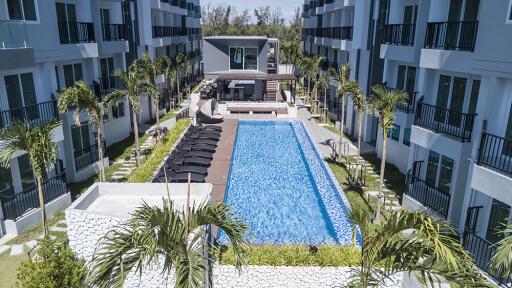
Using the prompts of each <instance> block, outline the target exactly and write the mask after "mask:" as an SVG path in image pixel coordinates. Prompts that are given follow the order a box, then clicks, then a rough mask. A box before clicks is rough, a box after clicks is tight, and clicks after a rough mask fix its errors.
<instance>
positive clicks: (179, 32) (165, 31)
mask: <svg viewBox="0 0 512 288" xmlns="http://www.w3.org/2000/svg"><path fill="white" fill-rule="evenodd" d="M174 36H187V30H186V28H183V27H171V26H153V38H165V37H174Z"/></svg>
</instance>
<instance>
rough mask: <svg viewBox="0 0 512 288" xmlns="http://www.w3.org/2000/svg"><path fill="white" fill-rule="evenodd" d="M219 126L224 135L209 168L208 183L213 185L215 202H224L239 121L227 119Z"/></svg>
mask: <svg viewBox="0 0 512 288" xmlns="http://www.w3.org/2000/svg"><path fill="white" fill-rule="evenodd" d="M217 125H219V126H221V127H222V133H221V137H220V139H219V142H218V144H217V149H216V150H215V154H213V160H212V162H211V166H210V168H208V175H207V176H206V183H211V184H212V185H213V191H212V194H213V195H212V196H213V200H214V201H220V202H223V201H224V193H225V192H226V185H227V183H228V176H229V168H230V167H231V157H232V156H233V147H234V144H235V137H236V131H237V127H238V119H225V120H224V122H222V123H221V124H217Z"/></svg>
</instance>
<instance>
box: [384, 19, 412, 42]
mask: <svg viewBox="0 0 512 288" xmlns="http://www.w3.org/2000/svg"><path fill="white" fill-rule="evenodd" d="M415 31H416V24H386V25H384V27H382V36H381V41H382V43H383V44H394V45H409V46H412V45H414V35H415Z"/></svg>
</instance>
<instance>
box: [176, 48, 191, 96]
mask: <svg viewBox="0 0 512 288" xmlns="http://www.w3.org/2000/svg"><path fill="white" fill-rule="evenodd" d="M176 67H177V69H178V73H176V82H177V88H178V95H180V94H179V93H181V91H180V74H182V75H183V78H186V77H187V76H188V59H187V56H185V55H184V54H183V53H178V54H177V55H176ZM179 100H180V101H181V97H180V99H179Z"/></svg>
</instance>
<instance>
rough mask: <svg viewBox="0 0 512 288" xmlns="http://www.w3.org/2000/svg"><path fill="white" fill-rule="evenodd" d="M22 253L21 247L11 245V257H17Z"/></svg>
mask: <svg viewBox="0 0 512 288" xmlns="http://www.w3.org/2000/svg"><path fill="white" fill-rule="evenodd" d="M21 253H23V245H12V246H11V256H17V255H20V254H21Z"/></svg>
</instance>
